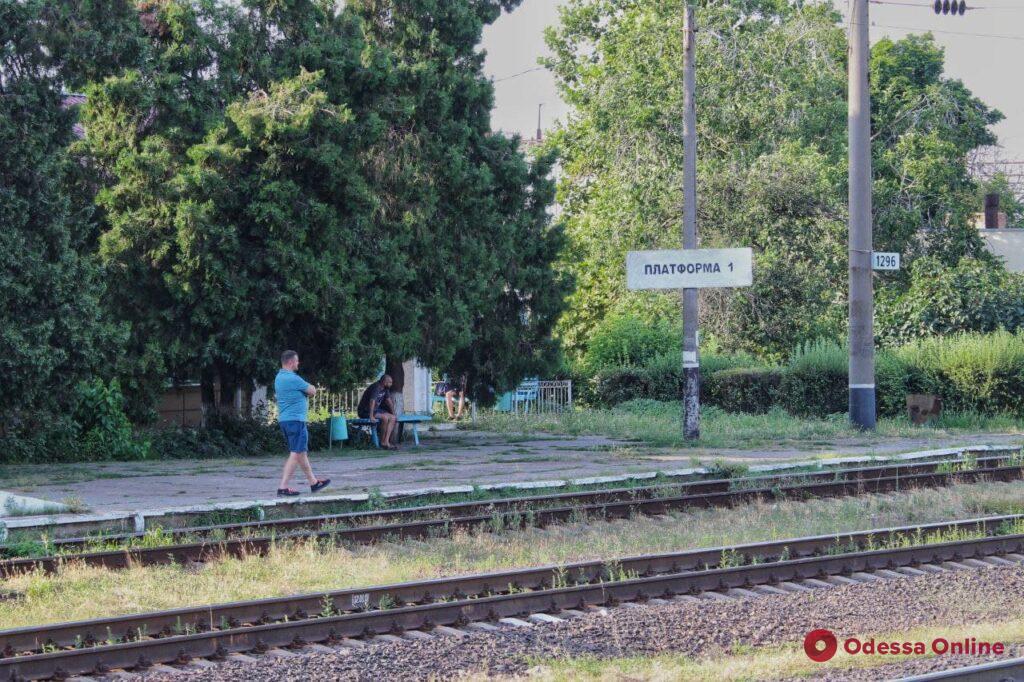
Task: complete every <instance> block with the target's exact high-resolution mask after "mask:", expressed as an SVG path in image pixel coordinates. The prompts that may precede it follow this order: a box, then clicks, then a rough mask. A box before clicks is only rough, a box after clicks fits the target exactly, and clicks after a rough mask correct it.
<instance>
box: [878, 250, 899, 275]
mask: <svg viewBox="0 0 1024 682" xmlns="http://www.w3.org/2000/svg"><path fill="white" fill-rule="evenodd" d="M871 269H872V270H899V269H900V254H898V253H889V252H886V251H875V252H873V253H872V254H871Z"/></svg>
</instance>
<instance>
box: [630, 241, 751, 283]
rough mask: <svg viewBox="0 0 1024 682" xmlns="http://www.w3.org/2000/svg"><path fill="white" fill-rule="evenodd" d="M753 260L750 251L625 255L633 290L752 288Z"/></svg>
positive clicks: (631, 253) (706, 250)
mask: <svg viewBox="0 0 1024 682" xmlns="http://www.w3.org/2000/svg"><path fill="white" fill-rule="evenodd" d="M753 260H754V258H753V253H752V251H751V250H750V249H749V248H746V249H667V250H664V251H630V252H629V253H628V254H627V255H626V286H627V287H628V288H630V289H708V288H711V287H749V286H750V285H751V284H752V283H753V281H754V269H753Z"/></svg>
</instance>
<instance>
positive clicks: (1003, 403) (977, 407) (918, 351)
mask: <svg viewBox="0 0 1024 682" xmlns="http://www.w3.org/2000/svg"><path fill="white" fill-rule="evenodd" d="M897 354H898V355H899V357H900V358H901V359H902V360H903V362H904V363H905V364H906V365H908V366H909V367H911V368H912V369H911V371H910V379H909V383H910V389H911V391H912V392H914V393H935V394H938V395H940V396H941V397H942V401H943V409H945V410H950V411H974V412H980V413H982V414H996V413H1000V412H1007V413H1011V414H1015V415H1017V416H1021V415H1024V333H1021V332H1018V333H1016V334H1011V333H1009V332H1005V331H1000V332H995V333H992V334H961V335H956V336H950V337H943V338H929V339H922V340H920V341H917V342H915V343H912V344H908V345H907V346H904V347H902V348H900V349H899V350H898V351H897Z"/></svg>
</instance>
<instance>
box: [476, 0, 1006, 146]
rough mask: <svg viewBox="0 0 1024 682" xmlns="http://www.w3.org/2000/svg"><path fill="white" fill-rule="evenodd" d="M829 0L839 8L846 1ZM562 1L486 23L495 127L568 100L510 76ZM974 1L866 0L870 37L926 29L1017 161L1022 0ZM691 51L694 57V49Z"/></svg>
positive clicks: (535, 74) (542, 77)
mask: <svg viewBox="0 0 1024 682" xmlns="http://www.w3.org/2000/svg"><path fill="white" fill-rule="evenodd" d="M835 2H836V5H837V6H839V7H840V8H841V9H842V10H843V11H844V12H845V9H846V4H847V3H846V0H835ZM563 4H565V0H523V3H522V5H520V6H519V8H518V9H516V10H514V11H513V12H511V13H508V14H505V15H503V16H502V17H501V18H500V19H498V20H497V21H496V22H495V23H494V24H493V25H491V26H489V27H487V28H486V30H485V32H484V42H483V47H484V49H486V50H487V53H488V54H487V62H486V65H485V70H486V72H487V74H488V75H490V76H492V77H494V78H495V81H496V82H495V94H496V109H495V111H494V115H493V127H494V128H497V129H501V130H505V131H507V132H518V133H522V134H523V135H524V136H531V137H532V136H533V135H534V134H535V130H536V127H537V105H538V104H540V103H543V104H544V107H543V110H542V111H543V114H542V126H543V127H544V128H545V129H547V128H549V127H550V126H551V125H552V124H553V123H554V121H555V120H556V119H564V117H565V115H566V113H567V110H568V107H567V106H566V105H565V104H564V103H563V102H562V101H561V100H560V99H559V98H558V94H557V91H556V90H555V84H554V79H553V78H552V77H551V74H550V73H549V72H548V71H547V70H545V69H541V70H537V71H531V72H529V73H525V74H523V75H521V76H517V77H514V78H509V76H512V75H514V74H517V73H520V72H522V71H526V70H527V69H532V68H535V67H536V66H537V59H538V57H540V56H542V55H545V54H546V53H547V49H546V47H545V45H544V37H543V32H544V27H545V26H548V25H551V24H554V23H556V22H557V20H558V7H559V5H563ZM974 4H976V5H978V9H973V10H971V9H968V11H967V13H966V14H965V15H964V16H941V15H939V16H936V15H935V13H934V12H933V10H932V0H881V1H879V2H876V1H875V0H872V2H871V6H870V11H871V21H872V27H871V37H872V40H877V39H878V38H881V37H883V36H888V37H891V38H900V37H903V36H905V35H907V34H909V33H924V32H925V31H932V32H933V33H934V35H935V39H936V41H937V42H938V43H939V44H940V45H942V46H943V47H944V48H945V49H946V74H947V76H950V77H953V78H959V79H960V80H962V81H963V82H964V83H965V84H966V85H967V87H968V88H969V89H970V90H971V91H972V92H974V94H975V95H977V96H978V97H980V98H981V99H982V101H984V102H985V103H986V104H988V105H989V106H993V107H995V108H997V109H999V110H1000V111H1002V112H1003V114H1004V115H1005V116H1006V119H1005V120H1004V121H1003V122H1002V123H1000V124H999V125H997V126H996V127H995V132H996V134H997V135H998V136H999V142H1000V144H1001V145H1002V146H1003V147H1004V148H1005V156H1006V158H1013V159H1021V160H1024V88H1022V87H1021V83H1022V78H1021V74H1020V72H1019V71H1018V69H1021V68H1024V0H974V1H973V2H972V1H971V0H968V7H970V6H971V5H974ZM697 58H698V64H699V59H700V55H698V56H697ZM1015 64H1016V65H1017V66H1014V65H1015ZM1014 74H1017V75H1016V76H1015V75H1014ZM498 79H505V80H498ZM699 115H700V113H699V103H698V116H699Z"/></svg>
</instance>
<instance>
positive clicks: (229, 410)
mask: <svg viewBox="0 0 1024 682" xmlns="http://www.w3.org/2000/svg"><path fill="white" fill-rule="evenodd" d="M217 374H218V376H220V409H219V410H218V411H219V412H220V414H222V415H234V416H237V415H238V409H237V407H236V404H235V397H236V393H237V389H238V375H237V374H236V373H235V372H234V371H233V370H231V369H229V368H227V367H220V368H219V370H218V372H217Z"/></svg>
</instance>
